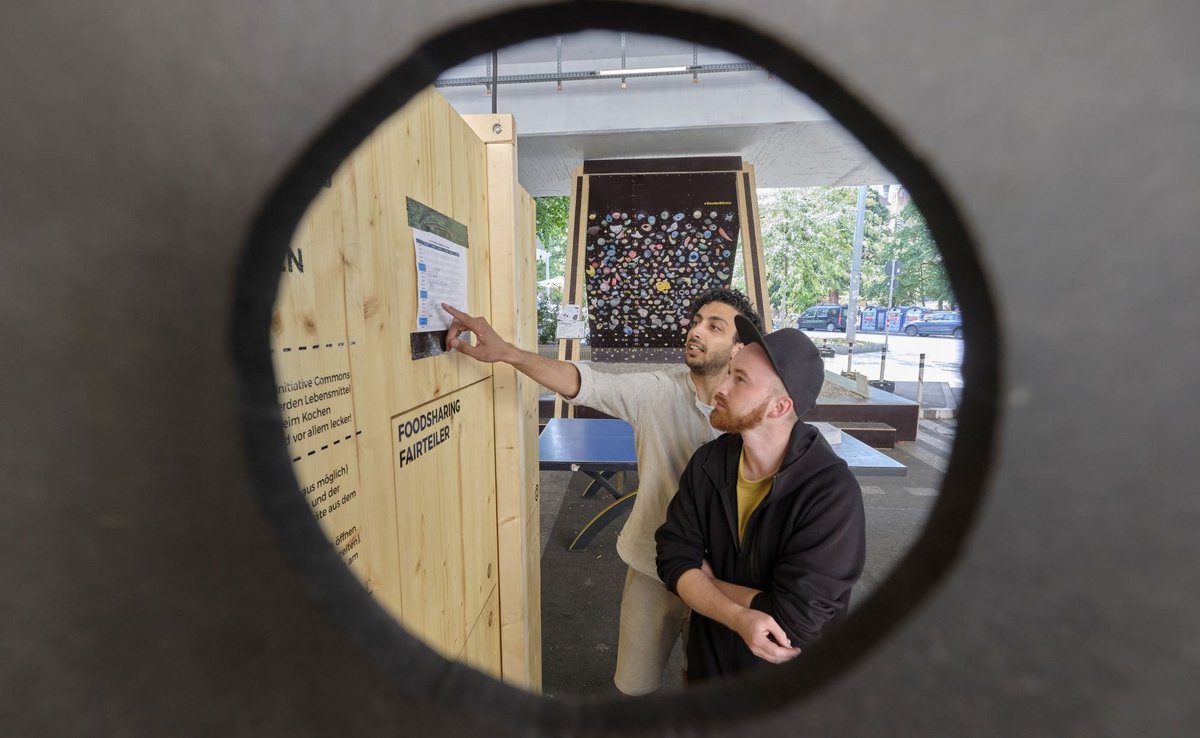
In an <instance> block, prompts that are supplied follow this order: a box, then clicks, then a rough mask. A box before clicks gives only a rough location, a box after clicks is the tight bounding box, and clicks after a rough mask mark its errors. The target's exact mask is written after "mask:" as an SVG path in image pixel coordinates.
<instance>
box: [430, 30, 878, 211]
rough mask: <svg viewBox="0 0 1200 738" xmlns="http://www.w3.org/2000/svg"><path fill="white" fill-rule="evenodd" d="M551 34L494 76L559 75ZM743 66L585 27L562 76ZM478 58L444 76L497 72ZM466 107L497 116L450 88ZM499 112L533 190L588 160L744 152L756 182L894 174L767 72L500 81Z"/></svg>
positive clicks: (484, 99) (569, 40) (717, 54)
mask: <svg viewBox="0 0 1200 738" xmlns="http://www.w3.org/2000/svg"><path fill="white" fill-rule="evenodd" d="M557 54H558V44H557V41H556V39H555V38H547V39H540V40H537V41H532V42H529V43H525V44H521V45H519V46H515V47H509V48H506V49H502V50H500V52H499V53H498V58H499V63H498V65H497V73H498V74H499V75H501V77H503V76H507V75H526V76H528V75H546V74H555V73H556V70H558V68H559V67H558V59H557ZM693 59H695V61H696V62H698V63H699V64H700V65H722V64H736V63H744V60H742V59H740V58H738V57H735V56H733V55H732V54H728V53H726V52H722V51H719V50H713V49H707V48H704V47H700V48H697V49H695V50H694V51H693V47H692V45H691V44H687V43H683V42H680V41H675V40H672V39H667V38H663V37H656V36H641V35H635V34H627V35H626V39H625V59H624V65H623V64H622V59H621V34H618V33H607V32H595V31H589V32H586V33H581V34H574V35H571V36H564V37H563V39H562V68H561V71H563V72H584V71H597V70H615V69H621V68H626V69H629V70H636V69H639V68H648V67H663V66H677V65H691V64H692V63H693ZM489 62H490V59H489V58H486V57H481V58H479V59H476V60H473V61H472V62H469V63H468V64H464V65H462V66H460V67H457V68H455V69H451V70H448V71H447V72H446V73H445V74H444V75H443V76H442V78H441V79H442V81H448V80H454V79H462V78H465V77H480V76H487V75H490V69H489V67H488V65H489ZM440 91H441V93H442V94H443V95H445V96H446V98H447V99H448V100H449V101H450V102H451V104H452V105H454V106H455V108H456V109H457V110H458V111H459V112H460V113H464V114H467V113H486V112H491V109H492V98H491V97H490V96H489V95H488V94H487V91H486V90H485V88H484V87H483V86H482V85H473V86H467V87H456V86H443V87H442V88H441V90H440ZM496 102H497V111H498V112H507V113H512V114H513V115H514V116H515V117H516V122H517V133H518V151H519V174H518V178H519V180H520V182H521V184H522V186H524V187H525V189H526V190H527V191H528V192H529V193H530V194H532V195H534V196H535V197H542V196H546V195H565V194H567V193H568V192H569V184H570V176H571V172H572V171H573V170H574V169H575V167H577V166H579V165H580V164H581V163H582V162H583V160H584V159H605V158H641V157H661V156H713V155H738V156H741V157H742V158H743V160H745V161H747V162H749V163H750V164H753V165H754V167H755V172H756V176H757V181H758V186H759V187H764V188H766V187H815V186H821V185H859V184H887V183H894V182H896V179H895V177H894V176H893V175H892V174H890V173H889V172H888V171H887V170H886V169H884V168H883V167H882V165H880V164H879V162H877V161H876V160H875V159H874V157H872V156H871V155H870V154H869V153H868V152H867V151H866V149H865V148H864V147H863V145H862V144H861V143H860V142H859V141H858V140H857V139H855V138H854V137H853V136H851V135H850V134H849V133H847V132H846V130H845V129H844V128H842V126H840V125H839V124H837V123H836V122H834V121H833V120H832V119H831V118H830V117H829V115H828V113H826V112H825V111H824V110H823V109H822V108H820V107H819V106H817V105H816V104H814V103H813V102H812V101H811V100H810V99H808V98H807V97H805V96H804V95H802V94H800V93H799V92H798V91H796V90H795V89H794V88H792V87H790V86H788V85H786V84H784V83H782V82H780V81H779V80H778V79H776V78H773V77H771V75H769V74H768V73H767V72H766V71H765V70H758V71H737V72H725V73H711V74H703V75H701V76H700V78H699V79H698V81H697V82H695V83H694V82H693V80H692V76H691V75H690V74H684V75H674V76H661V77H632V78H629V79H628V80H627V84H626V87H625V88H624V89H622V87H621V85H620V79H619V78H605V79H590V80H579V81H568V82H564V83H563V86H562V89H561V90H559V89H558V87H557V85H556V84H555V83H554V82H553V81H547V82H535V83H522V84H501V85H500V86H499V90H498V96H497V100H496Z"/></svg>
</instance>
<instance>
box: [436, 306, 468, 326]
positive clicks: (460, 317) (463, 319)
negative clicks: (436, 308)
mask: <svg viewBox="0 0 1200 738" xmlns="http://www.w3.org/2000/svg"><path fill="white" fill-rule="evenodd" d="M442 310H445V311H446V312H448V313H450V316H451V317H453V318H454V319H455V320H457V321H459V322H460V323H462V324H463V325H470V321H472V320H474V318H472V317H471V316H470V315H467V314H466V313H464V312H463V311H461V310H459V309H458V308H455V307H453V306H451V305H449V304H448V303H445V302H443V303H442Z"/></svg>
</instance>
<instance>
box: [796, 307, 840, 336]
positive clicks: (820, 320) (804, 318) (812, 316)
mask: <svg viewBox="0 0 1200 738" xmlns="http://www.w3.org/2000/svg"><path fill="white" fill-rule="evenodd" d="M847 310H848V308H847V307H846V306H845V305H813V306H812V307H810V308H809V309H808V310H805V311H804V312H803V313H801V314H800V317H799V318H797V319H796V327H797V328H799V329H801V330H805V331H819V330H827V331H829V332H830V333H834V332H835V331H844V330H846V313H847Z"/></svg>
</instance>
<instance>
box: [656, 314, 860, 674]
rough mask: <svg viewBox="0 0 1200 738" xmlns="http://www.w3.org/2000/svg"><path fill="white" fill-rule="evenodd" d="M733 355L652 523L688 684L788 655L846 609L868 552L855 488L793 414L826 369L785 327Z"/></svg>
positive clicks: (810, 399)
mask: <svg viewBox="0 0 1200 738" xmlns="http://www.w3.org/2000/svg"><path fill="white" fill-rule="evenodd" d="M736 325H737V330H738V334H739V336H740V337H741V341H742V342H743V343H744V347H743V348H742V349H741V350H740V351H738V352H737V353H736V355H735V356H734V357H733V360H732V361H731V362H730V365H729V374H728V376H727V377H726V378H725V380H724V381H723V382H721V384H720V386H718V387H717V389H716V394H715V395H714V404H715V408H714V410H713V412H712V417H711V421H712V424H713V426H714V427H716V428H720V429H722V430H725V431H728V433H727V434H725V435H722V436H721V437H720V438H718V439H717V440H715V441H713V442H711V443H708V444H706V445H704V446H702V447H700V449H698V450H697V451H696V454H695V455H694V456H693V457H692V458H691V460H690V461H689V462H688V465H687V468H686V469H685V470H684V472H683V476H682V477H681V478H680V480H679V491H678V493H677V494H676V495H675V497H674V498H673V499H672V501H671V505H670V508H669V509H668V511H667V519H666V522H665V523H663V525H662V527H661V528H659V529H658V532H657V534H656V540H657V543H658V574H659V576H660V577H661V578H662V581H663V582H664V583H666V585H667V587H668V588H670V589H671V590H672V591H673V592H676V593H677V594H678V595H679V596H680V598H682V599H683V601H684V602H685V603H687V604H688V606H690V607H691V608H692V611H693V612H692V617H691V626H690V631H689V634H688V638H687V664H688V667H687V669H688V680H689V682H695V681H700V680H704V679H711V678H714V677H718V676H722V675H727V674H731V673H734V672H737V671H740V670H742V669H745V668H748V667H750V666H754V665H756V664H759V663H762V662H763V661H766V662H770V663H776V664H778V663H782V662H784V661H788V660H790V659H792V658H795V657H796V656H798V655H799V654H800V651H801V649H803V648H806V647H807V646H808V645H809V644H810V643H812V642H813V641H814V640H816V638H817V636H819V635H820V634H821V631H822V629H823V628H824V627H825V626H826V625H828V623H829V622H830V621H831V620H833V619H834V618H835V617H836V616H838V615H839V614H841V613H842V612H844V611H845V610H846V608H847V607H848V606H849V604H850V589H851V587H852V586H853V585H854V583H855V582H856V581H858V578H859V576H860V575H861V574H862V569H863V562H864V559H865V551H866V537H865V533H864V515H863V504H862V492H861V490H860V489H859V486H858V482H857V481H855V479H854V476H853V475H852V474H851V473H850V470H849V468H848V467H847V466H846V463H845V462H844V461H842V460H841V459H840V458H839V457H838V455H837V454H836V453H835V452H834V451H833V449H832V448H830V446H829V444H828V443H827V442H826V441H825V439H824V438H823V437H822V436H821V434H820V433H819V432H817V430H816V429H814V428H813V427H811V426H809V425H807V424H805V423H804V422H802V421H800V416H802V415H803V414H804V413H805V412H807V411H808V410H809V409H810V408H811V407H812V406H813V405H814V404H815V402H816V398H817V395H818V394H819V393H820V391H821V384H822V382H823V381H824V378H825V367H824V363H823V362H822V361H821V357H820V355H819V354H818V353H817V348H816V346H814V345H813V343H812V341H810V340H809V338H808V337H807V336H806V335H804V333H803V332H801V331H799V330H796V329H795V328H784V329H782V330H778V331H775V332H774V333H770V334H767V335H766V336H764V335H762V334H761V333H760V332H759V330H758V328H757V327H756V326H754V325H753V324H751V323H750V321H747V320H743V319H741V318H740V317H739V318H737V319H736Z"/></svg>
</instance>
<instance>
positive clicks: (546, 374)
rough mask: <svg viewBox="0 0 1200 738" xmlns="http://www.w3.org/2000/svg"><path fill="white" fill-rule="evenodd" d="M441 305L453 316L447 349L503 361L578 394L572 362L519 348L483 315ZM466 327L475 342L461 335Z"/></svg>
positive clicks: (567, 394) (569, 395)
mask: <svg viewBox="0 0 1200 738" xmlns="http://www.w3.org/2000/svg"><path fill="white" fill-rule="evenodd" d="M442 308H443V309H445V311H446V312H448V313H450V315H451V316H452V317H453V318H454V322H453V323H451V324H450V330H449V331H448V332H447V333H446V350H447V351H452V350H453V351H458V352H459V353H461V354H466V355H467V356H470V357H471V358H472V359H475V360H476V361H482V362H486V363H488V364H492V363H494V362H497V361H500V362H503V363H505V364H508V365H509V366H511V367H513V368H514V369H516V370H517V371H519V372H521V373H522V374H524V375H525V376H527V377H529V378H530V379H532V380H533V381H535V382H537V383H538V384H540V385H542V386H543V387H546V388H548V389H550V390H552V391H554V392H557V393H558V394H560V395H562V396H563V397H566V398H568V399H572V398H574V397H575V395H577V394H579V369H577V368H576V367H575V365H574V364H572V363H571V362H569V361H559V360H558V359H548V358H546V357H545V356H542V355H540V354H535V353H533V352H532V351H525V350H523V349H519V348H517V347H516V346H514V345H512V344H511V343H509V342H508V341H505V340H504V339H503V338H501V337H500V334H498V333H496V331H495V329H494V328H492V326H491V324H489V323H488V322H487V320H485V319H484V318H480V317H475V316H471V315H467V314H466V313H464V312H462V311H461V310H458V309H456V308H454V307H451V306H450V305H447V304H446V303H444V302H443V303H442ZM464 331H470V332H471V333H474V334H475V343H474V344H471V343H469V342H468V341H465V340H463V339H461V338H459V335H460V334H461V333H463V332H464Z"/></svg>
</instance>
